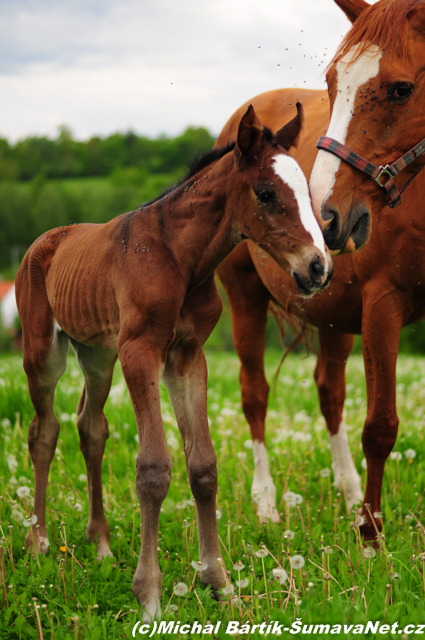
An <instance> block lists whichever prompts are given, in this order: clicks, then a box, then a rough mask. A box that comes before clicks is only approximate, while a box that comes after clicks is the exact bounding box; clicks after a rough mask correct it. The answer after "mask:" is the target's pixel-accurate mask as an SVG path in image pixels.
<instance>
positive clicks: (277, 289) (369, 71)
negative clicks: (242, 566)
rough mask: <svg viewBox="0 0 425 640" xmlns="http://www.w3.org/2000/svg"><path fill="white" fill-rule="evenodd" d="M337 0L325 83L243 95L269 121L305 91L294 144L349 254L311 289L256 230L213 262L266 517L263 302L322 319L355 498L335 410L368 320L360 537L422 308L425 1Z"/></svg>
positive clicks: (228, 136) (328, 414) (325, 385)
mask: <svg viewBox="0 0 425 640" xmlns="http://www.w3.org/2000/svg"><path fill="white" fill-rule="evenodd" d="M335 2H336V4H337V5H338V6H339V7H340V8H341V9H342V10H343V11H344V12H345V14H346V15H347V17H348V18H349V19H350V20H351V21H352V23H353V25H352V27H351V29H350V31H349V32H348V34H347V36H346V37H345V39H344V41H343V42H342V44H341V47H340V49H339V50H338V51H337V54H336V56H335V57H334V59H333V61H332V62H331V64H330V66H329V68H328V72H327V83H328V92H325V91H308V90H300V89H281V90H276V91H269V92H267V93H265V94H262V95H260V96H257V97H256V98H254V99H253V100H252V101H251V102H252V104H253V105H254V107H255V110H256V112H257V113H258V115H259V117H260V118H261V121H262V122H264V123H265V124H266V125H267V126H269V127H271V128H273V129H276V128H279V127H281V126H282V125H283V124H284V122H286V121H287V119H288V116H289V113H290V109H292V106H291V105H293V103H294V102H295V100H296V99H299V100H301V102H302V103H303V107H304V110H305V115H306V130H305V133H302V135H301V138H300V144H299V146H298V149H297V151H296V152H294V156H295V157H296V158H297V160H298V162H299V163H300V165H301V167H302V168H303V170H304V171H305V173H306V175H307V176H308V177H309V176H310V174H311V177H310V187H311V194H312V200H313V208H314V211H315V214H316V217H317V218H318V219H320V218H322V219H323V221H326V223H327V228H326V229H325V231H324V236H325V239H326V242H327V244H328V246H329V247H330V249H332V250H334V251H336V252H340V253H345V255H341V256H339V257H337V258H336V260H335V274H334V276H333V279H332V283H331V285H330V287H329V288H328V289H327V290H326V291H325V292H323V293H321V294H320V295H318V296H315V297H314V298H312V299H311V300H309V301H306V300H302V299H301V298H300V297H299V296H298V294H297V292H296V290H295V288H294V287H293V285H292V283H291V282H290V280H289V279H288V278H287V276H286V274H285V273H284V272H283V271H282V270H281V269H280V268H279V267H278V265H277V264H276V263H275V262H273V260H271V259H270V258H269V257H268V256H266V254H265V253H264V251H263V250H262V249H261V248H260V247H256V246H255V245H253V244H252V243H244V244H242V245H240V246H239V247H237V249H236V250H235V251H234V252H233V253H232V254H231V255H230V256H229V257H228V258H227V259H226V261H224V262H223V264H222V265H221V266H220V268H219V270H218V273H219V276H220V278H221V280H222V281H223V283H224V285H225V288H226V290H227V292H228V295H229V299H230V304H231V309H232V321H233V334H234V341H235V346H236V349H237V351H238V354H239V357H240V360H241V366H242V368H241V385H242V404H243V409H244V412H245V415H246V417H247V420H248V422H249V424H250V427H251V433H252V437H253V440H254V458H255V475H254V482H253V486H252V492H253V497H254V498H255V499H256V500H257V501H258V507H257V511H258V514H259V515H260V517H261V518H265V517H270V518H271V519H272V520H275V521H278V519H279V516H278V513H277V511H276V507H275V487H274V484H273V480H272V478H271V476H270V470H269V463H268V458H267V452H266V448H265V444H264V421H265V416H266V410H267V397H268V385H267V382H266V379H265V377H264V367H263V355H264V346H265V343H264V331H265V324H266V315H267V308H268V305H269V303H270V302H272V303H274V305H275V306H278V307H280V309H281V310H282V312H283V313H293V314H296V315H297V316H298V317H299V318H301V320H302V321H306V322H308V323H312V324H313V325H315V326H316V327H318V328H319V356H318V363H317V366H316V370H315V378H316V382H317V386H318V391H319V398H320V404H321V408H322V411H323V413H324V416H325V418H326V421H327V427H328V430H329V434H330V443H331V451H332V458H333V464H332V466H333V471H334V476H335V484H336V486H337V487H338V488H339V489H341V490H343V491H344V492H345V495H346V497H347V502H348V505H349V506H350V507H351V506H352V505H353V504H354V503H355V502H357V501H358V500H361V498H362V491H361V486H360V478H359V476H358V473H357V471H356V469H355V466H354V464H353V461H352V458H351V454H350V450H349V446H348V437H347V432H346V426H345V424H344V422H343V417H342V409H343V404H344V400H345V379H344V372H345V363H346V360H347V357H348V356H349V353H350V351H351V348H352V344H353V336H352V334H355V333H361V334H362V338H363V353H364V362H365V371H366V382H367V399H368V407H367V417H366V422H365V425H364V431H363V437H362V441H363V450H364V453H365V457H366V461H367V485H366V492H365V496H364V501H363V507H362V512H363V517H364V519H365V523H364V525H363V526H362V532H363V535H364V537H365V539H375V537H376V532H377V530H379V529H380V527H381V524H382V523H381V520H380V516H379V514H380V511H381V509H380V499H381V487H382V479H383V472H384V465H385V461H386V458H387V457H388V455H389V453H390V452H391V450H392V448H393V446H394V443H395V441H396V436H397V429H398V417H397V411H396V403H395V384H396V376H395V370H396V362H397V353H398V344H399V336H400V330H401V328H402V327H403V326H405V325H407V324H410V323H413V322H417V321H419V320H421V319H422V318H424V317H425V304H424V300H425V263H424V260H423V244H424V238H425V215H424V210H423V208H424V204H423V203H424V201H425V172H423V173H420V174H419V175H418V176H417V177H416V173H417V172H418V171H419V170H420V169H421V167H422V166H423V165H424V163H425V156H424V155H422V153H423V151H424V149H425V144H424V140H423V139H424V137H425V106H424V105H425V73H424V71H425V3H424V2H423V0H380V2H377V3H376V4H374V5H369V4H368V3H367V2H364V0H335ZM244 108H245V107H242V108H241V109H242V111H243V109H244ZM239 114H240V112H239V111H237V112H236V114H235V115H234V116H233V117H232V118H231V119H230V120H229V122H228V123H227V124H226V126H225V127H224V129H223V132H222V133H221V135H220V136H219V138H218V140H217V144H224V143H225V142H228V141H230V140H232V139H234V136H235V119H236V121H237V120H238V118H239V117H240V115H239ZM329 115H330V120H329ZM319 137H320V140H319V143H318V146H319V147H320V150H319V152H318V153H317V151H316V143H317V140H318V138H319ZM316 154H317V157H316ZM313 165H314V167H313ZM412 178H414V179H413V180H412ZM402 192H403V193H402ZM387 205H388V206H387ZM322 224H323V223H322ZM361 247H364V248H363V249H362V250H361V251H359V252H356V253H354V251H355V250H357V249H360V248H361ZM350 252H351V253H350Z"/></svg>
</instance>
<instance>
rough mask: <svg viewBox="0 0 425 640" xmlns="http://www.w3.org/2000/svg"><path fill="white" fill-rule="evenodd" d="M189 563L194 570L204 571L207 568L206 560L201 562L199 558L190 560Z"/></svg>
mask: <svg viewBox="0 0 425 640" xmlns="http://www.w3.org/2000/svg"><path fill="white" fill-rule="evenodd" d="M190 564H191V565H192V567H193V568H194V569H195V571H205V569H207V568H208V562H201V561H200V560H192V562H191V563H190Z"/></svg>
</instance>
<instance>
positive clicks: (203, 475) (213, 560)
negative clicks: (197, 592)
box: [164, 341, 227, 592]
mask: <svg viewBox="0 0 425 640" xmlns="http://www.w3.org/2000/svg"><path fill="white" fill-rule="evenodd" d="M193 343H194V344H195V341H193ZM164 382H165V384H166V386H167V389H168V392H169V394H170V398H171V402H172V404H173V409H174V413H175V415H176V418H177V422H178V425H179V429H180V433H181V436H182V440H183V446H184V453H185V456H186V467H187V473H188V476H189V482H190V486H191V489H192V493H193V497H194V498H195V503H196V514H197V521H198V539H199V559H200V561H201V562H202V564H203V565H204V568H203V569H201V571H200V576H201V580H202V582H203V583H204V584H209V585H211V587H212V589H213V590H214V591H216V592H217V591H219V590H220V589H221V588H222V587H224V586H225V585H226V582H227V579H226V574H225V566H224V562H223V559H222V555H221V550H220V543H219V539H218V530H217V515H216V495H217V457H216V455H215V451H214V447H213V444H212V441H211V436H210V432H209V427H208V418H207V365H206V362H205V356H204V354H203V351H202V350H197V349H196V348H194V349H193V350H192V349H191V345H190V344H186V345H183V346H179V347H177V348H176V349H175V350H173V351H172V352H171V353H170V354H169V357H168V361H167V366H166V369H165V371H164ZM220 565H221V566H220Z"/></svg>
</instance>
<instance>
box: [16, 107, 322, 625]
mask: <svg viewBox="0 0 425 640" xmlns="http://www.w3.org/2000/svg"><path fill="white" fill-rule="evenodd" d="M300 126H301V109H300V107H299V108H298V114H297V116H296V118H295V119H294V120H293V121H291V122H290V123H289V125H287V126H284V127H283V128H281V129H280V130H279V131H278V132H277V133H276V134H275V135H272V134H271V133H270V131H268V130H265V129H263V127H262V126H261V125H260V122H259V121H258V119H257V117H256V115H255V113H254V110H253V108H252V107H249V108H248V110H247V112H246V113H245V115H244V116H243V117H242V119H241V121H240V125H239V129H238V132H237V141H236V145H231V146H230V147H225V148H224V149H221V150H218V151H213V152H210V154H209V155H207V156H206V157H204V159H203V160H202V162H201V163H200V164H198V165H197V167H195V168H194V170H193V171H192V172H191V174H190V175H189V176H188V178H187V179H186V180H185V181H184V182H183V183H182V184H180V185H179V186H178V187H176V188H175V189H173V190H170V191H169V192H168V193H166V194H164V195H163V196H162V197H160V198H158V199H157V200H156V201H154V202H152V203H150V205H147V206H144V207H142V208H141V209H138V210H136V211H132V212H131V213H127V214H124V215H122V216H119V217H118V218H115V219H114V220H112V221H111V222H108V223H107V224H100V225H96V224H81V225H75V226H70V227H60V228H58V229H54V230H52V231H49V232H47V233H45V234H44V235H42V236H41V237H40V238H39V239H38V240H36V241H35V243H34V244H33V245H32V246H31V247H30V249H29V250H28V252H27V254H26V256H25V258H24V260H23V262H22V265H21V267H20V269H19V272H18V275H17V279H16V295H17V302H18V309H19V314H20V317H21V321H22V330H23V351H24V368H25V371H26V374H27V377H28V386H29V390H30V395H31V400H32V403H33V405H34V408H35V417H34V419H33V420H32V422H31V424H30V427H29V434H28V443H29V450H30V455H31V459H32V461H33V464H34V472H35V500H34V513H35V515H36V516H37V518H38V522H37V524H38V529H33V531H32V533H31V532H30V533H29V535H27V538H26V544H27V546H29V545H31V544H32V540H35V544H36V546H37V550H40V549H41V550H44V551H45V550H47V548H48V539H47V528H46V521H45V500H46V485H47V480H48V473H49V465H50V462H51V460H52V458H53V455H54V451H55V447H56V441H57V438H58V434H59V422H58V420H57V418H56V416H55V414H54V410H53V399H54V393H55V388H56V384H57V382H58V380H59V378H60V376H61V375H62V373H63V372H64V370H65V366H66V353H67V347H68V340H70V341H71V344H72V346H73V347H74V349H75V351H76V354H77V357H78V361H79V364H80V366H81V368H82V370H83V372H84V376H85V385H84V391H83V394H82V397H81V400H80V402H79V405H78V410H77V411H78V422H77V424H78V430H79V435H80V448H81V451H82V452H83V454H84V458H85V461H86V466H87V476H88V487H89V500H90V515H89V522H88V526H87V538H88V539H89V540H93V539H94V538H97V542H98V545H97V550H98V554H99V556H105V555H109V554H110V549H109V527H108V524H107V522H106V519H105V515H104V511H103V503H102V485H101V465H102V457H103V452H104V446H105V440H106V438H107V437H108V424H107V421H106V418H105V415H104V413H103V406H104V404H105V401H106V399H107V396H108V393H109V389H110V385H111V378H112V372H113V368H114V365H115V362H116V360H117V357H119V359H120V361H121V365H122V369H123V373H124V377H125V379H126V382H127V385H128V388H129V391H130V395H131V399H132V402H133V406H134V411H135V414H136V421H137V429H138V434H139V440H140V451H139V454H138V457H137V465H136V491H137V495H138V498H139V502H140V511H141V516H142V523H143V533H142V543H141V551H140V556H139V562H138V565H137V570H136V572H135V575H134V579H133V593H134V595H135V596H136V598H137V599H138V601H139V602H140V604H141V605H142V606H143V608H144V616H145V619H151V618H153V617H154V616H155V614H157V615H160V610H161V609H160V601H161V571H160V569H159V565H158V554H157V537H158V519H159V513H160V508H161V504H162V501H163V500H164V498H165V496H166V494H167V491H168V487H169V483H170V476H171V456H170V454H169V451H168V448H167V445H166V441H165V434H164V426H163V422H162V419H161V408H160V394H159V383H160V378H161V376H162V377H163V379H164V382H165V384H166V386H167V388H168V390H169V394H170V397H171V401H172V403H173V407H174V411H175V414H176V417H177V421H178V425H179V429H180V431H181V435H182V440H183V443H184V451H185V455H186V464H187V470H188V475H189V480H190V485H191V489H192V492H193V495H194V497H195V502H196V511H197V517H198V532H199V552H200V558H201V561H202V563H204V564H205V569H204V570H202V571H201V577H202V580H203V582H204V583H205V584H211V585H212V587H213V589H214V590H218V589H220V588H221V587H222V586H223V584H224V579H223V571H222V568H220V566H219V564H218V562H217V558H221V551H220V545H219V540H218V533H217V523H216V511H215V498H216V490H217V468H216V456H215V453H214V449H213V446H212V442H211V438H210V435H209V430H208V421H207V402H206V387H207V368H206V364H205V358H204V355H203V351H202V346H203V344H204V342H205V340H206V339H207V338H208V336H209V334H210V333H211V331H212V329H213V327H214V325H215V324H216V322H217V320H218V318H219V316H220V313H221V307H222V305H221V300H220V297H219V296H218V294H217V291H216V288H215V284H214V270H215V269H216V267H217V266H218V265H219V263H220V262H221V260H223V258H224V257H225V256H226V255H227V254H228V253H229V252H230V251H231V250H232V248H233V247H234V246H235V245H236V244H238V243H239V242H240V241H241V240H242V239H243V238H246V237H248V238H250V239H251V240H253V241H254V242H256V243H258V245H259V246H262V247H264V248H265V250H266V251H267V252H268V253H269V254H270V255H271V256H273V258H274V259H275V260H276V262H277V263H278V264H279V265H280V266H281V267H282V268H284V269H285V270H287V271H288V272H289V273H290V274H291V276H292V277H293V278H294V281H295V282H296V283H297V286H298V287H299V288H300V289H301V290H302V292H303V294H308V293H312V292H313V291H315V290H317V289H319V288H321V287H323V286H324V285H325V284H326V282H327V280H328V279H329V277H330V273H331V269H332V258H331V257H330V256H329V253H328V251H327V249H326V248H325V245H324V241H323V236H322V233H321V230H320V228H319V225H318V224H317V221H316V219H315V217H314V215H313V211H312V208H311V202H310V197H309V193H308V186H307V181H306V179H305V177H304V175H303V173H302V171H301V170H300V168H299V166H298V165H297V163H296V161H295V160H294V159H293V158H291V157H290V156H289V155H288V153H287V152H286V151H285V149H288V148H289V147H290V146H291V145H292V144H294V143H295V142H296V138H297V136H298V133H299V130H300Z"/></svg>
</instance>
